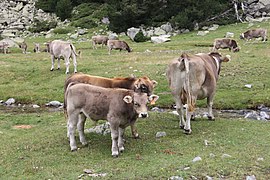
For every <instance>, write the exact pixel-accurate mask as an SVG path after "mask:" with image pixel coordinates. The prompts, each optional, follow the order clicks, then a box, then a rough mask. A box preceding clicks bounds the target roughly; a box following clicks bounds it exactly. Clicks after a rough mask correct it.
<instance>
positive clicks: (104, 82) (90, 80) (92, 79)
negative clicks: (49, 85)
mask: <svg viewBox="0 0 270 180" xmlns="http://www.w3.org/2000/svg"><path fill="white" fill-rule="evenodd" d="M72 82H78V83H86V84H91V85H95V86H100V87H104V88H124V89H131V90H134V91H135V92H138V93H140V92H142V93H147V95H148V96H150V95H152V92H153V89H154V87H155V86H156V85H157V82H156V81H155V80H150V79H149V78H148V77H140V78H134V77H127V78H122V77H118V78H112V79H110V78H104V77H99V76H91V75H87V74H82V73H76V74H73V75H71V76H69V77H68V78H67V79H66V81H65V86H64V88H65V92H66V89H67V87H68V85H69V84H70V83H72ZM131 132H132V135H133V137H134V138H139V134H138V132H137V129H136V126H135V124H132V125H131Z"/></svg>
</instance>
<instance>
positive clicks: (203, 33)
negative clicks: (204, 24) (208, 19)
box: [197, 31, 209, 36]
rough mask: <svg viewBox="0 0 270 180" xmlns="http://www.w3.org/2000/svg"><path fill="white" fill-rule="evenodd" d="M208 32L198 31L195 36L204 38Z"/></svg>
mask: <svg viewBox="0 0 270 180" xmlns="http://www.w3.org/2000/svg"><path fill="white" fill-rule="evenodd" d="M208 33H209V31H198V33H197V36H205V35H206V34H208Z"/></svg>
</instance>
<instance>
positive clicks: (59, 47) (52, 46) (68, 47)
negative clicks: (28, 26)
mask: <svg viewBox="0 0 270 180" xmlns="http://www.w3.org/2000/svg"><path fill="white" fill-rule="evenodd" d="M46 45H47V47H48V50H49V53H50V54H51V59H52V67H51V71H53V70H54V61H55V58H57V59H58V67H57V69H60V58H64V60H65V65H66V74H68V73H69V64H70V61H69V59H70V58H72V60H73V65H74V73H76V72H77V60H76V56H77V54H76V50H75V47H74V45H73V44H72V43H70V42H66V41H62V40H54V41H51V42H49V43H47V44H46Z"/></svg>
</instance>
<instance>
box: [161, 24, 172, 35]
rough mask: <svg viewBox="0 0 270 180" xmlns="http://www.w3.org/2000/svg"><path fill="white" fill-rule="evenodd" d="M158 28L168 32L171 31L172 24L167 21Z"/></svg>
mask: <svg viewBox="0 0 270 180" xmlns="http://www.w3.org/2000/svg"><path fill="white" fill-rule="evenodd" d="M160 28H161V29H162V30H164V31H165V32H166V33H169V32H172V31H173V28H172V25H171V23H169V22H167V23H166V24H163V25H161V26H160Z"/></svg>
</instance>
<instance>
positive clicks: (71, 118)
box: [68, 112, 79, 151]
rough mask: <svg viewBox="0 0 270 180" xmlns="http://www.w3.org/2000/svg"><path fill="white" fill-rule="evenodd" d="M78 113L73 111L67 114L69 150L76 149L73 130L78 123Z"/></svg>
mask: <svg viewBox="0 0 270 180" xmlns="http://www.w3.org/2000/svg"><path fill="white" fill-rule="evenodd" d="M78 117H79V113H77V112H73V113H70V114H69V115H68V134H69V144H70V149H71V151H76V150H77V145H76V140H75V130H76V126H77V123H78Z"/></svg>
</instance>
